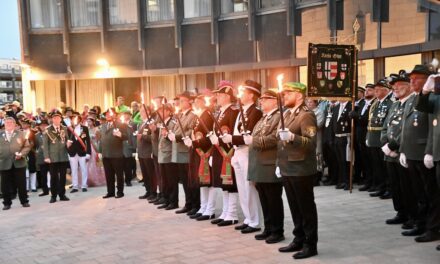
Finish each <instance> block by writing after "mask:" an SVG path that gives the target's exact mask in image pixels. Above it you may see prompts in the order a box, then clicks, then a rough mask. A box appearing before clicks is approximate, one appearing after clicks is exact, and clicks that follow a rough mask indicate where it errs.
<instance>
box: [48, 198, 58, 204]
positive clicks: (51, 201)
mask: <svg viewBox="0 0 440 264" xmlns="http://www.w3.org/2000/svg"><path fill="white" fill-rule="evenodd" d="M56 201H57V198H55V197H52V198H50V201H49V203H55V202H56Z"/></svg>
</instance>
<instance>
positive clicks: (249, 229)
mask: <svg viewBox="0 0 440 264" xmlns="http://www.w3.org/2000/svg"><path fill="white" fill-rule="evenodd" d="M260 230H261V228H259V227H252V226H248V227H246V228H245V229H243V230H241V233H242V234H250V233H254V232H258V231H260Z"/></svg>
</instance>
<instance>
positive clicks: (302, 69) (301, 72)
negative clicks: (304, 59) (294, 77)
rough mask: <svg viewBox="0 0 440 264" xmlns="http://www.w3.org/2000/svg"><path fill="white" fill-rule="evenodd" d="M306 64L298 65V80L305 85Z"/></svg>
mask: <svg viewBox="0 0 440 264" xmlns="http://www.w3.org/2000/svg"><path fill="white" fill-rule="evenodd" d="M307 73H308V71H307V66H299V81H300V82H301V83H303V84H305V85H307Z"/></svg>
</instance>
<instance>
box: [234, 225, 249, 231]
mask: <svg viewBox="0 0 440 264" xmlns="http://www.w3.org/2000/svg"><path fill="white" fill-rule="evenodd" d="M246 227H248V225H247V224H242V225H239V226H236V227H234V229H235V230H243V229H245V228H246Z"/></svg>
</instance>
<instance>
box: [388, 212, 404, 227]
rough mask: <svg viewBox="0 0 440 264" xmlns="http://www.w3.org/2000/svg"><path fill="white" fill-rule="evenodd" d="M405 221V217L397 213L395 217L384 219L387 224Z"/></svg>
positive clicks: (397, 223)
mask: <svg viewBox="0 0 440 264" xmlns="http://www.w3.org/2000/svg"><path fill="white" fill-rule="evenodd" d="M405 221H406V217H403V216H400V215H399V214H398V215H396V216H395V217H393V218H391V219H388V220H386V221H385V223H386V224H387V225H399V224H403V223H405Z"/></svg>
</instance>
